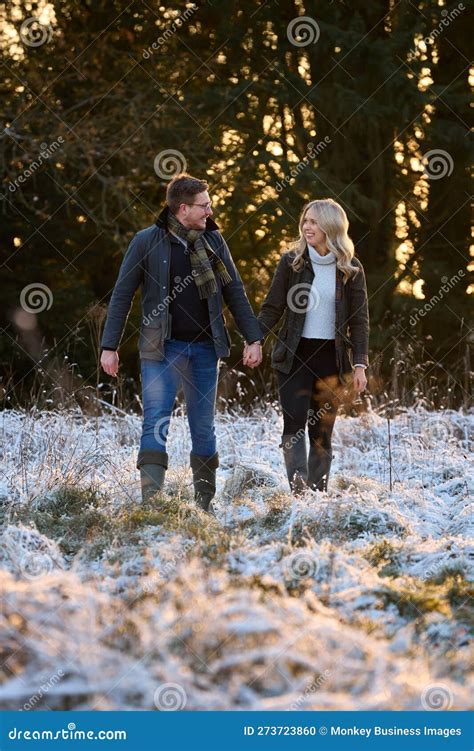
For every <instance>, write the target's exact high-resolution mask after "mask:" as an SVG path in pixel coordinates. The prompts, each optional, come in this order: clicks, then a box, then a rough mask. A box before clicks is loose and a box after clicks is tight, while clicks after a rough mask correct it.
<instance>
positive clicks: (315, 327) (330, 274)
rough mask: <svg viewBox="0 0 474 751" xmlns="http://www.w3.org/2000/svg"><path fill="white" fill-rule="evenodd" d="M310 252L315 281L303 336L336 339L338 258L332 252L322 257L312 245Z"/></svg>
mask: <svg viewBox="0 0 474 751" xmlns="http://www.w3.org/2000/svg"><path fill="white" fill-rule="evenodd" d="M308 251H309V258H310V261H311V263H312V265H313V271H314V280H313V284H312V287H311V292H310V295H309V297H308V310H307V311H306V318H305V322H304V327H303V332H302V334H301V336H303V337H305V339H335V337H336V256H335V254H334V253H332V252H331V251H330V252H329V253H326V255H325V256H322V255H320V254H319V253H318V251H317V250H316V248H313V247H312V245H308Z"/></svg>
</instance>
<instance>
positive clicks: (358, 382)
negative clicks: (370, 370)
mask: <svg viewBox="0 0 474 751" xmlns="http://www.w3.org/2000/svg"><path fill="white" fill-rule="evenodd" d="M352 386H353V389H354V391H356V392H357V394H360V392H361V391H364V389H365V388H366V386H367V378H366V377H365V368H360V367H357V368H354V376H353V381H352Z"/></svg>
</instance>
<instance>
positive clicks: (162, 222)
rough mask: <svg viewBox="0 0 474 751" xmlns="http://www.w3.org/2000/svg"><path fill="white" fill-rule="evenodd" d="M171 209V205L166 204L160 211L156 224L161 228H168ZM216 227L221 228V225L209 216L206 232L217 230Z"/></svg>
mask: <svg viewBox="0 0 474 751" xmlns="http://www.w3.org/2000/svg"><path fill="white" fill-rule="evenodd" d="M169 211H170V209H169V206H165V207H164V208H163V209H162V210H161V211H160V213H159V215H158V219H157V220H156V222H155V224H156V226H157V227H159V228H160V229H168V222H167V217H168V214H169ZM216 229H219V227H218V226H217V224H216V223H215V221H214V219H211V217H210V216H208V217H207V219H206V229H205V232H210V231H212V230H216Z"/></svg>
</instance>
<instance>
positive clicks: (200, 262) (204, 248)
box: [167, 211, 232, 300]
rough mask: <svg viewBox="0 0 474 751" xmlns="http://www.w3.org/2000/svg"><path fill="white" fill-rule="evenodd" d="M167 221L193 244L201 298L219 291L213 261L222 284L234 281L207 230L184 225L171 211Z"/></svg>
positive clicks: (184, 238) (183, 237) (192, 257)
mask: <svg viewBox="0 0 474 751" xmlns="http://www.w3.org/2000/svg"><path fill="white" fill-rule="evenodd" d="M167 221H168V229H170V230H171V232H173V233H174V234H175V235H178V237H180V238H181V239H182V240H185V241H186V242H188V243H189V244H190V246H191V248H190V254H189V258H190V260H191V270H192V274H193V278H194V281H195V283H196V286H197V288H198V293H199V297H200V298H201V300H202V299H204V298H206V297H210V296H211V295H214V294H215V293H216V292H217V282H216V277H215V275H214V271H213V269H212V266H211V261H212V262H213V263H214V265H215V269H216V272H217V275H218V276H219V279H220V280H221V282H222V284H229V282H231V281H232V277H231V276H230V274H229V272H228V271H227V269H226V267H225V264H224V261H222V259H221V258H219V256H218V255H216V253H214V251H213V250H212V248H211V246H210V245H209V243H208V242H207V240H206V238H205V237H204V232H205V230H199V229H188V228H187V227H184V226H183V225H182V224H181V222H180V221H178V219H176V217H175V215H174V214H172V213H171V211H170V212H169V214H168V217H167Z"/></svg>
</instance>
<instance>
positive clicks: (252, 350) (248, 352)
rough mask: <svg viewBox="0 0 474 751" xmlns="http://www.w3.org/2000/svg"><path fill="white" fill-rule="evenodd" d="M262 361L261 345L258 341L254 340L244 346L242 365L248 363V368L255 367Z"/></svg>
mask: <svg viewBox="0 0 474 751" xmlns="http://www.w3.org/2000/svg"><path fill="white" fill-rule="evenodd" d="M261 362H262V345H261V344H260V342H254V343H253V344H247V342H245V346H244V357H243V363H244V365H248V366H249V367H250V368H256V367H257V365H260V363H261Z"/></svg>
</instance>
